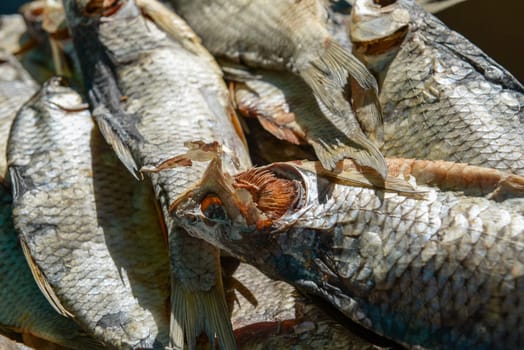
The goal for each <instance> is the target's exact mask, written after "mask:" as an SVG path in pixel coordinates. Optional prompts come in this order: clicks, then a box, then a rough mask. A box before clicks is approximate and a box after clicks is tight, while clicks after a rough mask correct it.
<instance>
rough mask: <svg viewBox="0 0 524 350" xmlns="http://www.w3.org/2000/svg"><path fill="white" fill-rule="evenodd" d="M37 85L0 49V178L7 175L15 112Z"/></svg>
mask: <svg viewBox="0 0 524 350" xmlns="http://www.w3.org/2000/svg"><path fill="white" fill-rule="evenodd" d="M37 89H38V85H37V84H36V83H35V81H34V80H33V79H32V78H31V77H30V76H29V74H28V73H27V72H26V71H25V70H24V68H23V67H22V65H21V64H20V63H19V62H18V61H17V60H16V58H15V57H14V56H12V55H11V54H10V53H8V52H6V51H4V50H2V49H0V178H1V181H4V179H5V177H6V175H7V163H6V157H5V154H6V151H7V138H8V134H9V129H10V128H11V124H12V123H13V119H14V118H15V116H16V112H18V110H19V109H20V107H22V105H23V104H24V103H25V102H26V101H27V100H29V98H30V97H31V96H32V95H33V94H34V93H35V92H36V90H37Z"/></svg>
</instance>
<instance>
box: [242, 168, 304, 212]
mask: <svg viewBox="0 0 524 350" xmlns="http://www.w3.org/2000/svg"><path fill="white" fill-rule="evenodd" d="M299 186H301V185H300V184H299V183H298V182H297V181H294V180H288V179H284V178H280V177H278V176H277V175H276V174H275V173H274V172H273V171H271V170H269V169H267V168H254V169H250V170H248V171H246V172H243V173H241V174H239V175H237V176H236V177H235V182H234V183H233V187H235V188H237V189H239V188H242V189H245V190H247V191H248V192H249V193H250V194H251V196H252V198H253V202H254V203H256V205H257V208H258V209H259V210H260V211H262V212H264V214H265V215H266V216H267V217H268V219H270V220H275V219H278V218H280V217H281V216H282V215H284V214H285V213H286V212H287V211H289V210H290V209H294V208H295V207H296V205H297V203H298V202H299V201H298V199H299V197H300V196H299V194H300V193H301V191H300V187H299Z"/></svg>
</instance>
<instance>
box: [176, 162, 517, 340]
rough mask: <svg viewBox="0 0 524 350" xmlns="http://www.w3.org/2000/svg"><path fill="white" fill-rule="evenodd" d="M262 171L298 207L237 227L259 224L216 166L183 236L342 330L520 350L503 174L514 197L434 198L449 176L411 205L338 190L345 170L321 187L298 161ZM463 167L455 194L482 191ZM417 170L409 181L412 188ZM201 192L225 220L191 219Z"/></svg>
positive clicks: (192, 197) (510, 215) (182, 206)
mask: <svg viewBox="0 0 524 350" xmlns="http://www.w3.org/2000/svg"><path fill="white" fill-rule="evenodd" d="M389 162H390V163H389V164H391V161H389ZM415 162H420V161H415ZM423 162H424V163H425V164H426V165H428V164H429V163H430V162H428V161H423ZM346 164H347V163H346ZM436 164H438V163H435V165H436ZM440 164H442V163H440ZM436 166H437V167H438V165H436ZM455 166H457V165H455ZM466 167H467V166H466ZM263 169H265V170H266V171H273V174H275V176H278V177H282V178H285V179H295V180H296V181H298V182H299V183H301V186H302V191H305V192H298V193H304V194H302V195H297V196H298V198H300V199H299V203H300V205H299V206H298V208H290V209H289V210H288V212H286V213H284V214H283V215H282V216H281V217H280V218H277V219H274V220H273V221H272V222H271V223H270V224H269V225H268V226H266V227H263V228H260V224H258V225H259V228H258V229H257V228H256V227H255V225H253V224H248V223H247V221H246V220H256V222H257V223H259V222H260V221H259V220H263V219H257V216H256V215H255V219H253V216H252V215H253V214H252V213H253V212H252V211H251V210H255V211H256V210H258V209H256V207H254V206H255V203H253V202H249V200H246V196H245V194H242V192H241V191H242V190H235V189H234V187H232V186H231V185H232V182H231V181H232V180H231V178H229V177H227V176H224V175H223V174H222V173H221V170H220V167H219V166H217V163H215V164H214V165H213V167H210V168H209V169H208V172H207V176H206V177H205V178H204V179H203V181H202V183H201V184H200V186H202V184H203V183H211V184H212V185H209V184H208V185H207V187H200V188H199V187H198V186H197V187H195V189H194V193H189V194H187V195H186V196H185V197H184V198H183V200H181V201H180V202H179V203H178V207H177V208H176V209H175V213H176V214H177V215H178V216H179V218H180V221H181V222H183V225H184V227H185V228H186V229H187V230H188V232H190V234H192V235H195V236H196V237H200V238H202V239H206V240H208V241H210V242H214V244H217V245H219V246H221V247H222V248H223V249H225V250H227V251H228V252H229V253H231V254H233V255H235V256H237V257H239V258H240V259H243V260H244V261H246V262H248V263H250V264H253V265H254V266H256V267H257V268H259V269H260V270H261V271H263V272H264V273H266V274H268V275H269V276H271V277H273V278H276V279H282V280H284V281H287V282H288V283H292V284H293V285H294V286H296V287H297V288H299V289H300V290H302V291H303V292H306V293H309V294H313V295H317V296H320V297H321V298H323V299H325V300H326V301H328V302H329V303H331V304H332V305H333V306H335V307H336V308H337V309H339V310H340V311H342V312H343V313H344V314H345V315H346V316H347V317H348V318H350V319H352V320H353V321H356V322H357V323H360V324H362V325H363V326H365V327H367V328H369V329H371V330H372V331H374V332H376V333H378V334H381V335H384V336H386V337H388V338H390V339H392V340H394V341H396V342H398V343H401V344H403V345H406V346H408V347H413V348H418V347H423V348H430V349H457V348H475V349H491V348H497V347H501V348H508V349H509V348H511V349H516V348H520V347H522V346H523V345H524V338H523V336H522V334H523V333H522V331H523V330H524V322H522V320H521V317H520V316H521V315H522V314H523V312H524V303H522V299H523V298H524V225H523V223H524V199H523V198H522V184H524V178H522V177H518V176H514V175H512V176H513V177H512V179H513V180H510V181H515V183H513V184H512V185H511V186H510V188H514V190H513V191H514V192H513V193H510V195H509V196H508V195H503V196H502V197H500V198H497V200H496V201H495V200H493V199H488V198H486V197H485V196H480V195H465V194H464V193H463V192H462V191H461V190H460V188H461V185H458V186H453V188H454V191H446V190H443V188H445V187H446V186H448V185H449V184H451V183H453V182H454V181H456V179H454V177H455V176H456V175H452V173H449V174H448V175H449V177H448V178H443V179H442V180H440V181H438V182H437V183H435V185H434V187H426V186H423V185H419V186H417V187H416V191H421V193H423V194H424V195H423V197H418V196H413V195H409V194H407V193H406V194H400V193H396V192H395V191H392V192H383V191H381V190H378V189H370V188H364V187H362V186H347V185H345V184H343V183H341V182H340V181H343V179H346V178H347V177H348V176H350V175H349V173H345V171H346V170H345V169H348V168H343V169H340V171H339V172H338V173H337V175H334V174H331V175H329V174H328V175H329V178H328V177H326V176H324V175H322V174H320V173H318V169H320V168H318V165H316V166H314V165H311V166H309V165H307V163H306V162H298V163H294V164H293V163H275V164H273V165H268V166H266V167H263ZM312 169H317V170H312ZM428 169H431V167H429V168H428ZM469 169H471V171H468V172H466V173H468V174H469V179H470V181H468V184H467V187H462V188H463V189H468V188H472V187H475V185H473V183H474V181H473V182H472V181H471V180H473V179H475V178H476V176H480V177H479V179H483V180H482V181H481V182H483V183H484V184H486V182H485V181H487V177H485V175H486V174H488V173H489V172H491V171H492V170H488V169H484V170H483V169H482V168H475V167H469ZM475 169H476V170H475ZM250 171H255V170H250ZM433 171H434V170H433ZM392 172H393V171H392V167H391V166H390V167H389V168H388V173H392ZM426 172H427V170H422V171H420V172H414V173H413V175H414V176H415V179H417V180H420V181H421V184H423V183H424V180H423V179H424V177H426V176H428V174H427V173H426ZM435 173H436V172H433V174H435ZM324 174H325V173H324ZM241 175H242V174H241ZM241 175H239V176H241ZM504 176H505V175H504ZM459 177H460V176H459ZM330 179H331V180H330ZM333 179H337V180H336V181H333ZM387 181H388V180H387ZM430 181H431V180H430ZM496 183H497V182H496ZM517 184H520V185H517ZM501 185H502V182H498V184H495V188H496V187H498V186H501ZM386 186H387V185H386ZM481 186H484V185H481ZM519 186H520V187H519ZM440 187H442V188H440ZM488 187H490V186H488ZM495 188H491V189H495ZM517 188H519V189H518V190H515V189H517ZM486 189H487V188H486ZM209 193H213V194H215V195H217V196H219V198H220V199H221V200H222V203H223V208H224V210H225V212H226V213H227V219H226V220H224V218H221V219H220V220H216V219H215V218H213V217H212V216H209V215H206V214H205V213H203V212H202V210H201V208H200V206H201V203H200V198H202V197H203V196H206V195H209ZM326 194H329V195H328V196H326ZM294 202H295V201H293V203H294ZM251 206H253V208H251ZM244 207H247V209H245V208H244ZM242 213H244V214H242ZM249 213H251V214H249ZM257 213H258V214H257V215H259V216H261V215H262V213H261V212H260V211H257ZM208 221H212V222H213V224H214V225H209V222H208ZM264 222H265V221H264ZM255 252H256V254H255Z"/></svg>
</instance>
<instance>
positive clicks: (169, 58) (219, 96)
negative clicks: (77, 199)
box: [65, 0, 250, 349]
mask: <svg viewBox="0 0 524 350" xmlns="http://www.w3.org/2000/svg"><path fill="white" fill-rule="evenodd" d="M138 4H139V5H140V8H141V9H142V11H144V12H145V13H146V14H147V17H146V16H143V15H141V14H140V12H139V9H138V8H137V7H136V6H135V4H134V3H133V2H131V1H116V2H112V3H110V4H106V3H101V2H98V1H75V0H71V1H66V3H65V8H66V14H67V20H68V22H69V26H70V27H71V30H72V32H73V40H74V43H75V47H76V50H77V52H78V55H79V57H80V59H81V63H82V70H83V73H84V77H85V82H86V84H87V89H88V91H89V94H90V96H91V102H92V105H93V107H94V116H95V118H96V119H97V122H98V124H99V126H100V128H101V130H102V132H103V133H104V135H105V137H106V139H107V140H108V141H109V142H110V143H111V144H112V145H113V148H114V149H115V151H116V152H117V154H118V155H119V157H120V159H121V160H122V161H123V163H124V164H125V165H126V166H127V168H128V169H129V170H130V171H131V172H133V173H136V171H137V170H140V172H141V173H142V174H144V173H146V174H149V175H150V178H151V180H152V182H153V186H154V188H155V192H156V195H157V198H158V200H159V202H160V206H161V208H162V209H163V212H164V218H165V220H166V226H167V229H168V235H169V244H170V256H171V273H172V292H171V344H170V346H172V347H175V348H177V349H179V348H183V346H184V335H185V338H186V341H187V344H188V346H189V348H190V349H193V348H194V345H195V338H196V337H197V336H198V335H199V334H200V333H202V332H205V333H206V334H207V336H208V337H209V339H210V340H211V341H212V342H214V340H215V335H216V336H217V338H218V343H219V345H220V348H221V349H233V348H235V339H234V337H233V332H232V329H231V325H230V320H229V311H228V309H227V305H226V302H225V296H224V291H223V287H222V280H221V271H220V262H219V257H220V251H219V249H217V248H216V247H213V246H212V245H209V244H208V243H206V242H204V241H202V240H199V239H195V238H192V237H190V236H189V235H187V233H186V232H185V231H184V230H183V229H181V228H180V226H179V224H178V222H177V221H176V220H174V219H173V218H172V216H171V215H170V214H169V213H168V208H169V206H170V205H171V204H172V203H173V202H174V201H175V200H176V199H177V198H178V196H179V195H180V194H181V193H183V192H184V191H185V190H187V189H188V188H189V187H190V186H191V185H192V184H194V183H195V182H196V181H198V180H199V179H200V178H201V176H202V175H203V173H204V171H205V167H206V163H207V162H208V160H209V159H210V158H209V156H207V155H206V154H207V153H208V152H207V151H206V150H205V149H206V148H207V147H208V148H210V149H213V148H215V147H217V146H218V144H220V145H221V146H222V148H223V149H224V151H225V152H224V160H225V163H226V164H228V171H230V172H231V173H236V172H238V171H240V170H243V169H246V168H247V167H248V166H249V165H250V161H249V157H248V153H247V150H246V147H245V145H244V144H243V142H242V139H241V137H240V136H239V134H237V131H236V130H235V128H234V124H233V122H234V118H236V116H235V115H234V112H233V110H232V109H231V108H230V107H229V104H228V103H229V101H228V93H227V89H226V87H225V85H224V82H223V79H222V75H221V72H220V69H219V68H218V66H217V65H216V63H215V62H214V60H213V58H212V56H211V55H210V54H209V53H208V52H207V51H206V50H205V49H204V48H203V47H202V46H201V45H200V44H199V41H198V39H197V37H196V35H195V34H194V33H193V32H192V31H191V29H190V28H189V27H188V26H187V25H186V24H185V23H184V22H183V21H182V20H181V19H180V18H178V17H177V16H175V15H174V14H173V13H172V12H170V11H168V10H167V9H166V8H165V7H163V6H162V5H161V4H159V3H156V2H154V1H140V2H139V3H138ZM152 19H153V20H154V21H153V20H152ZM157 24H158V25H157ZM161 28H162V29H161ZM232 119H233V120H232ZM192 141H197V142H196V143H195V142H192ZM185 153H190V154H196V155H198V157H197V158H198V159H197V160H198V161H196V162H193V165H192V166H188V165H190V163H191V161H190V160H189V161H188V159H186V158H185V156H184V154H185Z"/></svg>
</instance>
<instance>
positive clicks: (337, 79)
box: [171, 0, 386, 177]
mask: <svg viewBox="0 0 524 350" xmlns="http://www.w3.org/2000/svg"><path fill="white" fill-rule="evenodd" d="M171 2H172V3H173V5H174V7H175V10H176V11H177V13H179V14H180V15H181V16H182V17H183V18H184V19H185V20H186V21H187V22H188V23H189V25H190V26H191V27H192V28H193V29H194V30H195V32H196V33H197V34H198V35H199V36H201V37H202V42H203V44H204V45H205V46H206V47H207V48H208V49H209V50H210V52H211V53H212V54H214V55H216V56H219V57H222V58H225V59H228V60H230V61H233V62H237V63H242V64H246V65H248V66H251V67H255V68H256V67H259V68H269V69H275V70H280V71H282V70H284V71H290V72H292V73H294V74H297V75H299V76H300V77H301V78H302V79H303V80H304V81H305V83H306V84H307V85H308V86H309V87H310V88H311V90H312V92H313V95H314V98H315V99H316V101H317V103H318V108H317V110H318V113H319V114H318V115H317V116H316V117H317V118H318V119H324V120H323V123H326V122H329V123H331V124H332V125H333V126H334V127H336V128H337V129H338V130H339V132H340V133H341V134H342V135H343V136H344V137H343V138H341V139H340V140H335V141H334V140H331V138H329V137H326V138H324V139H322V141H323V142H319V144H321V145H322V144H323V145H324V148H325V150H324V154H329V157H330V158H331V159H330V160H327V159H326V160H324V158H323V164H324V165H326V166H328V168H330V169H331V168H334V164H335V163H336V161H338V160H340V159H342V158H343V157H345V156H347V153H350V154H351V157H352V158H354V159H355V160H356V161H357V162H358V163H359V164H361V165H364V166H369V167H372V168H374V169H375V170H377V172H378V173H380V174H381V175H382V176H383V177H385V175H386V174H385V163H384V158H383V156H382V155H381V153H380V152H379V150H378V148H377V145H378V144H380V143H381V141H382V140H381V138H382V117H381V110H380V106H379V104H378V101H377V96H376V81H375V79H374V78H373V76H372V75H371V74H370V73H369V72H368V71H367V69H365V67H363V65H362V64H361V63H360V62H359V61H358V59H356V58H355V57H354V56H353V55H352V54H351V52H350V51H349V50H347V49H345V48H344V47H343V46H342V45H340V44H339V43H337V42H336V41H335V40H334V39H333V36H332V34H331V33H330V32H329V31H328V26H327V11H326V7H327V3H325V2H324V1H321V0H304V1H295V0H285V1H284V0H283V1H274V2H268V1H264V0H256V1H246V0H235V1H230V0H221V1H215V0H213V1H211V0H200V1H195V0H172V1H171ZM357 93H358V94H364V95H366V96H367V99H365V100H358V101H355V103H354V104H353V105H351V103H350V102H349V100H350V97H351V96H352V95H354V94H357ZM326 119H327V120H326ZM337 143H341V144H343V145H342V146H337V145H336V144H337ZM333 144H334V145H335V146H334V147H331V146H332V145H333ZM341 147H345V148H346V152H345V153H343V154H341V152H340V151H339V149H340V148H341Z"/></svg>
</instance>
